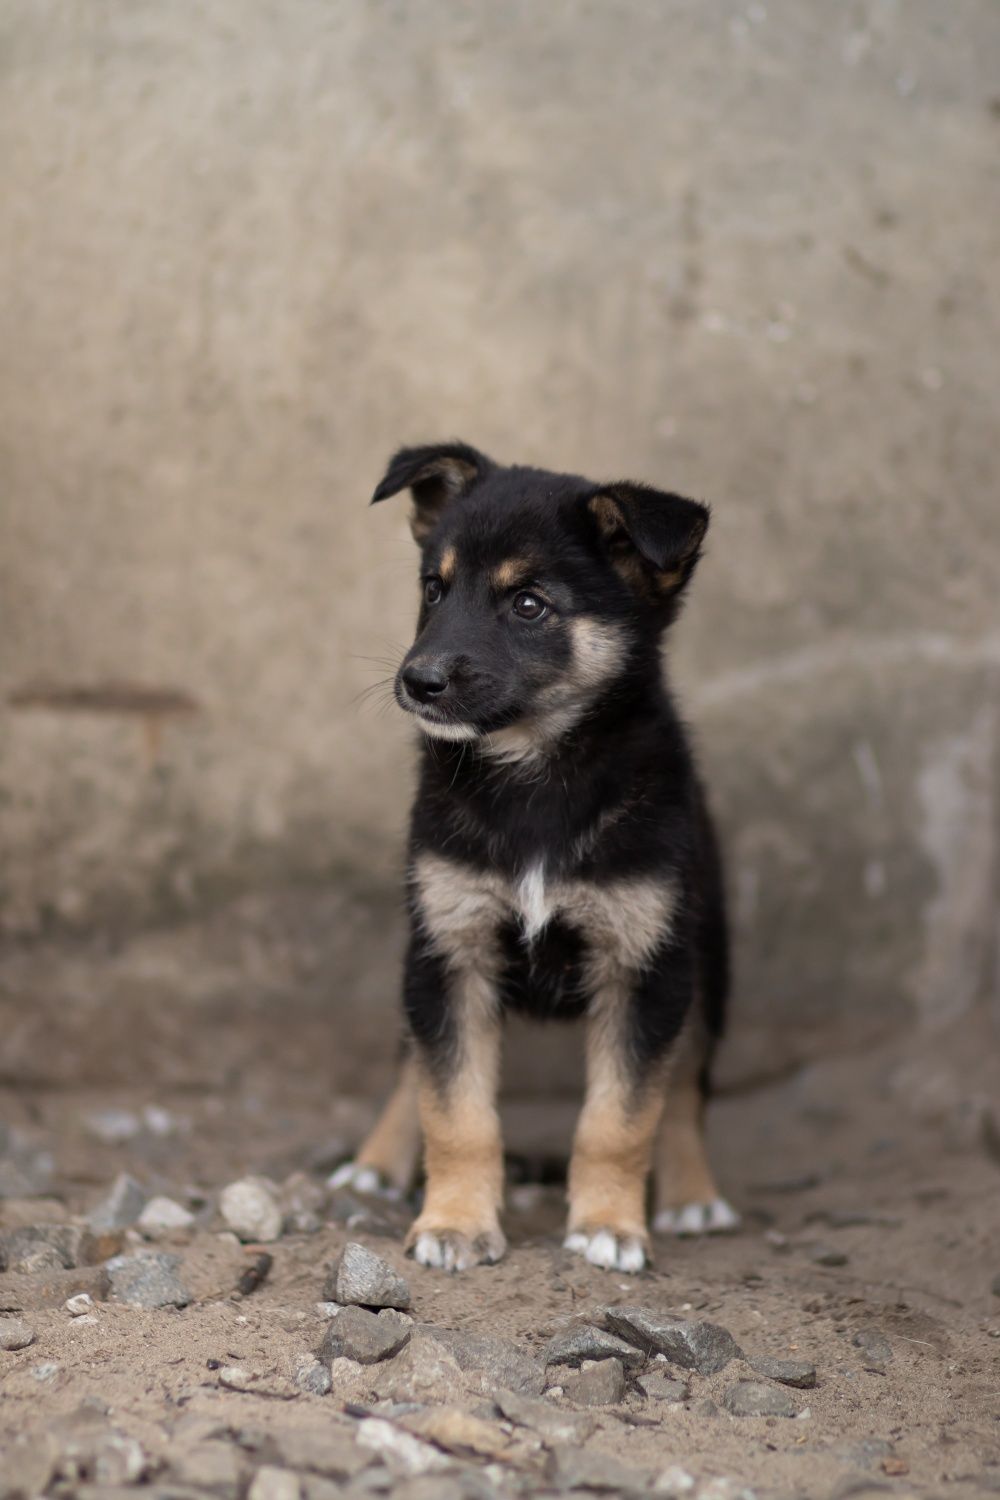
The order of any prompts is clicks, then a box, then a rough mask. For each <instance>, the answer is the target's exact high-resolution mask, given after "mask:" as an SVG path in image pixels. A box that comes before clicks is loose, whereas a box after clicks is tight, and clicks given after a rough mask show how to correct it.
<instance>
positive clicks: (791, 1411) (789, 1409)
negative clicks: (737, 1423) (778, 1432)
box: [722, 1380, 798, 1417]
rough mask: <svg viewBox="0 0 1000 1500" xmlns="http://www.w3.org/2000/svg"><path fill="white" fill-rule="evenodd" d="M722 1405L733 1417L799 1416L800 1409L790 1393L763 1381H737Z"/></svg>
mask: <svg viewBox="0 0 1000 1500" xmlns="http://www.w3.org/2000/svg"><path fill="white" fill-rule="evenodd" d="M722 1404H723V1406H724V1407H725V1409H726V1411H728V1412H729V1414H730V1416H733V1417H796V1416H798V1407H797V1406H796V1405H795V1402H794V1401H793V1400H792V1398H791V1396H789V1394H788V1392H787V1391H782V1390H779V1389H778V1388H777V1387H776V1386H773V1385H765V1384H764V1382H763V1381H762V1380H739V1381H737V1383H736V1384H735V1385H731V1386H730V1387H729V1389H728V1390H727V1391H726V1393H725V1395H724V1396H723V1398H722Z"/></svg>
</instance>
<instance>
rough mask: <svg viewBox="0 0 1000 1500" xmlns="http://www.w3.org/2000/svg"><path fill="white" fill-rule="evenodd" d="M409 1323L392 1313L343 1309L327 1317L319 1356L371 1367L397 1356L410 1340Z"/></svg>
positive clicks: (363, 1309)
mask: <svg viewBox="0 0 1000 1500" xmlns="http://www.w3.org/2000/svg"><path fill="white" fill-rule="evenodd" d="M411 1328H412V1324H410V1322H409V1321H408V1320H404V1319H403V1318H401V1317H399V1316H398V1315H397V1314H396V1313H394V1312H391V1311H383V1312H381V1313H373V1312H369V1311H368V1309H367V1308H364V1307H345V1308H344V1309H343V1310H342V1311H341V1312H339V1313H338V1314H337V1316H336V1317H335V1318H331V1320H330V1322H329V1324H328V1326H327V1330H326V1333H325V1334H324V1336H323V1342H322V1344H321V1345H320V1347H319V1357H320V1359H322V1360H326V1361H327V1362H329V1361H330V1360H334V1359H341V1358H346V1359H353V1360H356V1361H357V1363H358V1364H361V1365H374V1364H377V1363H378V1362H379V1360H383V1359H388V1358H389V1357H390V1356H391V1355H393V1354H396V1353H398V1351H399V1350H400V1349H402V1347H403V1345H404V1344H405V1343H407V1341H408V1340H409V1338H410V1331H411Z"/></svg>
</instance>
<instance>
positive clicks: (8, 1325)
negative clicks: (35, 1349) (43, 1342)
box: [0, 1318, 35, 1351]
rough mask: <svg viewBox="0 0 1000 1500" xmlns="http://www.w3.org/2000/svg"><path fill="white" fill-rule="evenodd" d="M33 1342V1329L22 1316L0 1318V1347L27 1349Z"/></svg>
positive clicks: (11, 1349)
mask: <svg viewBox="0 0 1000 1500" xmlns="http://www.w3.org/2000/svg"><path fill="white" fill-rule="evenodd" d="M34 1342H35V1330H34V1329H33V1328H32V1327H30V1326H29V1325H28V1324H27V1323H26V1322H25V1321H24V1319H23V1318H0V1349H7V1350H10V1351H13V1350H15V1349H27V1347H28V1345H29V1344H33V1343H34Z"/></svg>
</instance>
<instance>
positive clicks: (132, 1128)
mask: <svg viewBox="0 0 1000 1500" xmlns="http://www.w3.org/2000/svg"><path fill="white" fill-rule="evenodd" d="M83 1124H84V1128H85V1129H86V1131H87V1133H88V1135H91V1136H93V1138H94V1140H95V1141H100V1142H101V1144H102V1145H103V1146H122V1145H124V1144H125V1142H126V1141H131V1140H134V1139H135V1137H136V1136H137V1135H138V1134H139V1131H140V1130H141V1129H142V1121H141V1120H140V1119H139V1116H138V1115H137V1114H136V1113H135V1112H134V1111H133V1110H131V1109H95V1110H92V1111H91V1112H90V1114H87V1115H84V1118H83Z"/></svg>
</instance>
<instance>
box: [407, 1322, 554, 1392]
mask: <svg viewBox="0 0 1000 1500" xmlns="http://www.w3.org/2000/svg"><path fill="white" fill-rule="evenodd" d="M417 1327H418V1328H420V1329H422V1331H423V1332H425V1333H427V1334H429V1335H430V1336H431V1337H432V1338H433V1339H435V1340H436V1342H437V1343H438V1344H439V1345H441V1344H443V1345H444V1346H445V1348H446V1349H447V1350H449V1351H450V1353H451V1354H452V1355H453V1357H454V1358H455V1360H457V1362H458V1365H459V1368H460V1370H461V1371H462V1372H463V1373H464V1374H466V1375H468V1376H474V1377H475V1379H474V1381H469V1382H467V1384H469V1385H470V1386H471V1385H473V1384H474V1385H475V1388H476V1389H477V1390H479V1391H482V1393H483V1394H484V1395H487V1396H492V1395H493V1392H494V1391H495V1390H497V1389H501V1388H502V1389H504V1390H509V1391H521V1392H523V1393H524V1394H525V1395H528V1396H540V1395H541V1394H542V1391H543V1390H544V1389H545V1371H544V1368H543V1367H542V1365H541V1364H540V1363H539V1362H538V1360H537V1359H535V1358H533V1357H532V1356H531V1355H530V1354H525V1353H524V1352H523V1350H521V1349H519V1348H517V1346H516V1345H515V1344H512V1343H510V1342H509V1341H508V1340H507V1339H502V1338H499V1337H497V1336H496V1335H495V1334H489V1333H469V1332H468V1331H467V1330H465V1329H455V1328H433V1327H431V1326H430V1325H429V1324H422V1325H420V1324H418V1325H417Z"/></svg>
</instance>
